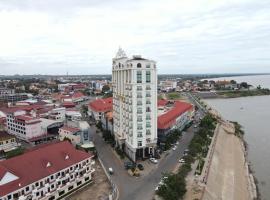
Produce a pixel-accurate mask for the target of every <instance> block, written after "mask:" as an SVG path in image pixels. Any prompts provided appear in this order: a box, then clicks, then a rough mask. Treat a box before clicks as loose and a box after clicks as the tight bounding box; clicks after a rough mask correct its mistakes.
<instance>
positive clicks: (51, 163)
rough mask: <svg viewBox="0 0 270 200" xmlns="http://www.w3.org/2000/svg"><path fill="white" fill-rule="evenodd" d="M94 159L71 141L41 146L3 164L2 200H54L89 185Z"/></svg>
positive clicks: (0, 172) (0, 173)
mask: <svg viewBox="0 0 270 200" xmlns="http://www.w3.org/2000/svg"><path fill="white" fill-rule="evenodd" d="M92 158H93V156H92V155H90V154H89V153H86V152H83V151H79V150H76V149H75V148H74V147H73V146H72V145H71V144H70V143H69V142H67V141H65V142H59V143H54V144H49V145H42V146H40V147H38V148H35V149H33V150H31V151H28V152H27V153H24V154H22V155H20V156H16V157H13V158H11V159H8V160H4V161H2V162H0V200H15V199H19V200H26V199H32V200H37V199H39V200H54V199H59V198H61V197H63V196H64V195H65V194H67V193H69V192H72V191H75V190H76V189H77V188H78V187H81V186H83V185H85V184H88V183H90V182H91V180H92V173H93V172H94V169H93V164H94V162H93V161H92Z"/></svg>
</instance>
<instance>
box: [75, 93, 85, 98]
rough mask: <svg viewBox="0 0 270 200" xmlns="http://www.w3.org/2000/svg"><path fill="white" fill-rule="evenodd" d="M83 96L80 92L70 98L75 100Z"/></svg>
mask: <svg viewBox="0 0 270 200" xmlns="http://www.w3.org/2000/svg"><path fill="white" fill-rule="evenodd" d="M84 96H85V95H84V94H83V93H81V92H75V93H74V94H73V95H72V98H73V99H77V98H81V97H84Z"/></svg>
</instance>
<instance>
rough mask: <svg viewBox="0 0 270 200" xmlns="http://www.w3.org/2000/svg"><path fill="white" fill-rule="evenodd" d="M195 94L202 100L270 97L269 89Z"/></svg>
mask: <svg viewBox="0 0 270 200" xmlns="http://www.w3.org/2000/svg"><path fill="white" fill-rule="evenodd" d="M195 94H196V96H198V97H200V98H201V99H229V98H239V97H251V96H266V95H270V90H269V89H268V88H267V89H254V90H223V91H206V92H197V93H195Z"/></svg>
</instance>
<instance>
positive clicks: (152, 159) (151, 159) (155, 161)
mask: <svg viewBox="0 0 270 200" xmlns="http://www.w3.org/2000/svg"><path fill="white" fill-rule="evenodd" d="M149 160H150V162H152V163H154V164H157V163H158V161H157V159H155V158H150V159H149Z"/></svg>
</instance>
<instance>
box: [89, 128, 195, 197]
mask: <svg viewBox="0 0 270 200" xmlns="http://www.w3.org/2000/svg"><path fill="white" fill-rule="evenodd" d="M92 128H93V130H95V127H92ZM193 135H194V134H193V128H192V127H191V128H190V129H189V130H188V131H187V132H186V134H184V135H183V136H182V139H181V140H180V142H179V145H178V147H177V149H176V150H175V151H171V152H170V153H169V155H168V156H166V157H165V158H164V159H162V160H161V161H160V162H159V163H158V167H157V168H156V169H155V170H153V171H152V172H151V173H150V174H148V175H146V176H144V177H140V178H134V177H131V176H129V175H128V173H127V171H126V170H125V169H124V166H123V162H122V161H120V160H119V159H118V158H117V157H116V156H115V154H114V153H113V152H112V149H111V147H110V146H109V145H108V144H106V143H105V142H104V141H103V139H102V137H101V136H100V135H99V134H93V140H94V143H95V146H96V148H97V152H98V155H99V157H100V159H101V160H102V161H103V163H104V166H105V167H106V168H107V169H108V168H109V167H112V168H113V169H114V172H115V173H114V175H112V180H113V182H114V183H115V184H116V185H117V186H118V189H119V193H120V200H150V199H152V198H153V194H154V189H155V187H156V186H157V185H158V183H159V181H160V179H161V177H162V173H164V172H170V171H172V170H173V169H174V168H175V167H176V165H177V163H178V160H179V159H180V158H181V157H182V155H183V152H184V150H185V149H186V148H187V146H188V144H189V142H190V141H191V139H192V138H193Z"/></svg>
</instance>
